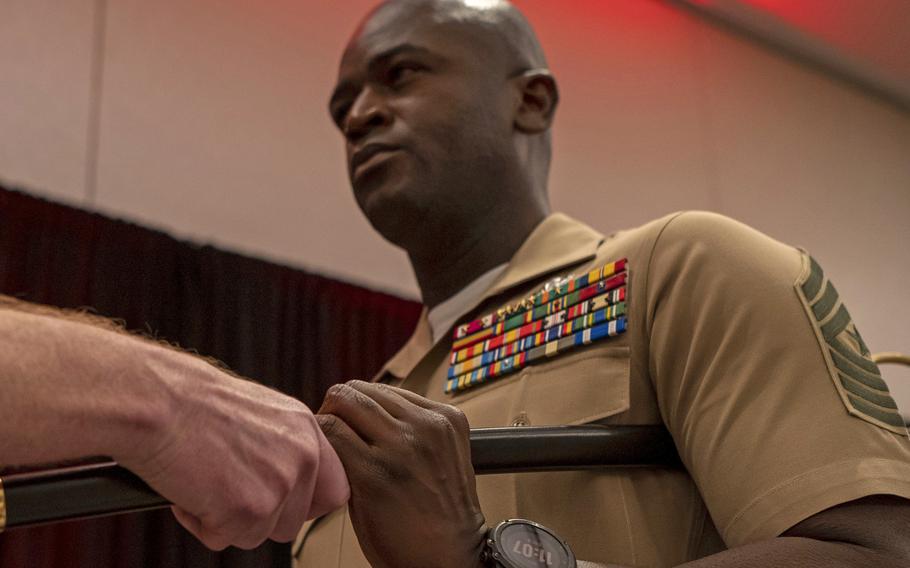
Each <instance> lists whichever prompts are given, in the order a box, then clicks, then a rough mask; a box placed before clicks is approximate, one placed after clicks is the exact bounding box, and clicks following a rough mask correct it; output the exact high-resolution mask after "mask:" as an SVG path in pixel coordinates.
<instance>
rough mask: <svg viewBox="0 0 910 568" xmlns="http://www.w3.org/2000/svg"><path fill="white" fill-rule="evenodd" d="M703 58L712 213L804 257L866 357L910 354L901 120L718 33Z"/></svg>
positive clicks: (909, 127)
mask: <svg viewBox="0 0 910 568" xmlns="http://www.w3.org/2000/svg"><path fill="white" fill-rule="evenodd" d="M702 56H703V57H704V61H705V68H706V70H707V73H706V86H707V88H706V92H707V97H706V103H707V105H708V112H709V117H710V120H709V124H710V132H711V134H710V139H711V141H712V143H713V153H714V158H713V168H714V169H715V172H716V173H715V177H716V179H717V183H718V185H719V188H720V190H721V205H722V207H721V211H722V212H724V213H726V214H728V215H731V216H733V217H736V218H738V219H741V220H742V221H744V222H746V223H748V224H750V225H753V226H755V227H757V228H759V229H761V230H763V231H765V232H767V233H769V234H770V235H772V236H774V237H776V238H778V239H781V240H783V241H786V242H789V243H793V244H798V245H801V246H804V247H805V248H807V249H808V250H809V251H810V252H811V253H812V254H813V255H814V256H815V257H816V258H817V259H818V260H819V262H820V263H821V264H822V266H823V267H824V268H825V270H826V271H827V272H828V274H829V275H830V276H832V278H833V280H834V282H835V284H836V285H837V287H838V290H839V291H840V293H841V294H842V295H843V296H844V297H845V298H846V299H847V302H848V306H849V308H850V311H851V313H852V315H853V317H854V319H855V320H856V322H857V324H858V325H859V327H860V330H861V332H862V333H863V336H864V337H865V339H866V341H867V343H868V344H869V345H870V348H871V349H872V350H873V351H882V350H891V349H900V350H904V351H910V328H908V327H907V323H906V322H907V321H910V301H908V299H907V293H906V290H907V282H910V254H908V251H907V247H908V246H910V222H908V219H910V159H908V157H910V116H908V115H907V114H906V113H902V112H901V111H898V110H896V109H894V108H892V107H890V106H888V105H887V104H885V103H881V102H879V101H877V100H875V99H872V98H869V97H867V96H864V95H863V93H861V92H859V91H857V90H855V89H854V88H852V87H847V86H844V85H842V84H840V83H838V82H835V81H832V80H830V79H828V78H827V77H825V76H822V75H819V74H817V73H815V72H813V71H811V70H808V69H806V68H805V67H803V66H800V65H797V64H795V63H792V62H790V61H788V60H786V59H783V58H780V57H777V56H775V55H773V54H771V53H769V52H767V51H765V50H763V49H761V48H759V47H757V46H755V45H754V44H751V43H748V42H745V41H742V40H738V39H736V38H733V37H731V36H729V35H727V34H725V33H723V32H721V31H717V30H712V29H709V28H706V32H705V35H704V43H703V55H702ZM769 309H771V310H773V307H769ZM898 372H899V371H897V370H893V369H890V368H889V369H885V374H886V378H889V375H892V376H896V373H898ZM891 383H892V385H893V388H894V390H895V391H896V392H897V396H898V398H899V403H900V404H901V406H902V408H903V409H904V412H907V411H908V410H910V382H908V381H906V380H904V381H900V380H895V379H891Z"/></svg>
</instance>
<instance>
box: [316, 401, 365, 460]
mask: <svg viewBox="0 0 910 568" xmlns="http://www.w3.org/2000/svg"><path fill="white" fill-rule="evenodd" d="M316 423H317V424H319V428H321V429H322V433H323V434H325V437H326V439H328V441H329V443H330V444H331V445H332V447H333V448H335V452H336V453H337V455H338V458H339V459H340V460H341V463H342V465H344V469H345V471H347V472H348V475H350V473H351V472H350V467H351V466H352V465H356V462H352V460H357V459H358V457H359V456H362V455H364V454H366V453H367V452H368V451H369V449H370V446H369V444H368V443H367V442H366V441H365V440H364V439H363V438H361V437H360V435H359V434H358V433H357V432H355V431H354V429H353V428H351V427H350V426H348V424H347V423H346V422H345V421H344V420H342V419H341V418H339V417H338V416H335V415H334V414H317V415H316Z"/></svg>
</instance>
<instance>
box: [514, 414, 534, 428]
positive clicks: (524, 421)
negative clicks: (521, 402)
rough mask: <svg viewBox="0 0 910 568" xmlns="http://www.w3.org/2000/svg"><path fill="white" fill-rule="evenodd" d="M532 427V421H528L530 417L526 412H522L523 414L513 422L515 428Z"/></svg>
mask: <svg viewBox="0 0 910 568" xmlns="http://www.w3.org/2000/svg"><path fill="white" fill-rule="evenodd" d="M530 425H531V421H530V420H528V415H527V414H525V413H524V412H522V413H521V414H519V415H518V416H516V417H515V419H514V420H512V426H514V427H521V426H530Z"/></svg>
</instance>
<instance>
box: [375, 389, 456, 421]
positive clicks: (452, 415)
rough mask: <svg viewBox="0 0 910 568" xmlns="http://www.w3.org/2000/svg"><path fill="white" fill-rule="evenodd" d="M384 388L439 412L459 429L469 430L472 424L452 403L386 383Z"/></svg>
mask: <svg viewBox="0 0 910 568" xmlns="http://www.w3.org/2000/svg"><path fill="white" fill-rule="evenodd" d="M384 390H388V391H390V392H392V393H394V394H397V395H398V396H400V397H402V398H403V399H405V400H407V401H408V402H410V403H412V404H415V405H417V406H419V407H421V408H424V409H426V410H431V411H433V412H438V413H439V414H442V415H443V416H445V417H446V418H448V419H449V422H451V423H452V425H453V426H455V427H456V428H457V429H458V430H459V431H469V430H470V425H469V424H468V419H467V418H466V417H465V415H464V412H462V411H461V410H459V409H458V408H455V407H454V406H452V405H451V404H445V403H444V402H436V401H433V400H430V399H428V398H424V397H422V396H420V395H419V394H417V393H413V392H411V391H406V390H404V389H401V388H398V387H393V386H388V385H384Z"/></svg>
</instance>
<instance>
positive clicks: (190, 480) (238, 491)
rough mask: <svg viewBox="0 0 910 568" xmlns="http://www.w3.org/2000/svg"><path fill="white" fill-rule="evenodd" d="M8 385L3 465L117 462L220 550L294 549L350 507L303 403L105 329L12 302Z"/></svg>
mask: <svg viewBox="0 0 910 568" xmlns="http://www.w3.org/2000/svg"><path fill="white" fill-rule="evenodd" d="M0 377H2V379H3V385H4V388H3V389H2V390H0V408H2V409H3V413H4V415H3V416H4V428H5V435H4V436H2V437H0V465H29V464H43V463H50V462H59V461H65V460H70V459H76V458H81V457H86V456H111V457H113V458H114V459H116V460H117V461H118V462H120V464H121V465H123V466H124V467H126V468H127V469H130V470H132V471H133V472H134V473H136V474H137V475H139V476H140V477H142V478H143V479H144V480H145V481H146V482H147V483H148V484H149V485H151V486H152V487H153V488H154V489H155V490H157V491H158V492H159V493H160V494H161V495H163V496H164V497H165V498H167V499H169V500H170V501H171V502H172V503H174V513H175V514H176V515H177V519H178V520H179V521H180V522H181V523H182V524H183V525H184V526H185V527H186V528H187V529H189V531H190V532H192V533H193V534H194V535H195V536H197V537H198V538H199V539H200V540H201V541H202V542H203V543H204V544H205V545H206V546H208V547H209V548H213V549H222V548H225V547H226V546H229V545H236V546H239V547H242V548H252V547H255V546H258V545H259V544H260V543H262V542H263V541H264V540H265V539H266V538H272V539H275V540H279V541H288V540H291V539H293V538H294V536H295V535H296V533H297V531H298V529H299V528H300V526H301V524H303V521H304V520H305V519H306V518H308V517H314V516H318V515H321V514H323V513H326V512H328V511H331V510H332V509H335V508H337V507H340V506H341V505H343V504H344V502H345V501H346V500H347V498H348V494H349V488H348V483H347V479H346V477H345V474H344V470H343V468H342V466H341V462H340V461H339V460H338V456H337V455H336V454H335V452H334V450H333V449H332V448H331V446H330V445H329V444H328V442H327V441H326V439H325V437H324V436H323V435H322V432H321V430H320V429H319V427H318V425H317V424H316V420H315V418H314V417H313V414H312V413H311V412H310V410H309V409H308V408H307V407H306V406H305V405H304V404H302V403H301V402H299V401H297V400H295V399H293V398H290V397H287V396H285V395H283V394H281V393H278V392H276V391H274V390H271V389H268V388H266V387H264V386H261V385H258V384H256V383H253V382H249V381H246V380H243V379H238V378H235V377H232V376H230V375H228V374H227V373H225V372H223V371H221V370H219V369H217V368H216V367H214V366H212V365H210V364H209V363H207V362H206V361H204V360H202V359H200V358H198V357H194V356H192V355H189V354H187V353H183V352H180V351H177V350H175V349H170V348H168V347H165V346H162V345H160V344H158V343H155V342H150V341H147V340H144V339H141V338H137V337H133V336H130V335H128V334H126V333H124V332H123V331H122V330H120V329H119V328H118V327H117V326H116V325H115V324H113V323H111V322H108V321H106V320H103V319H101V318H97V317H93V316H86V315H85V314H78V313H68V312H61V311H59V310H54V309H53V308H48V307H43V306H36V305H32V304H26V303H24V302H17V301H15V300H12V299H9V298H5V297H3V296H0Z"/></svg>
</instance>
